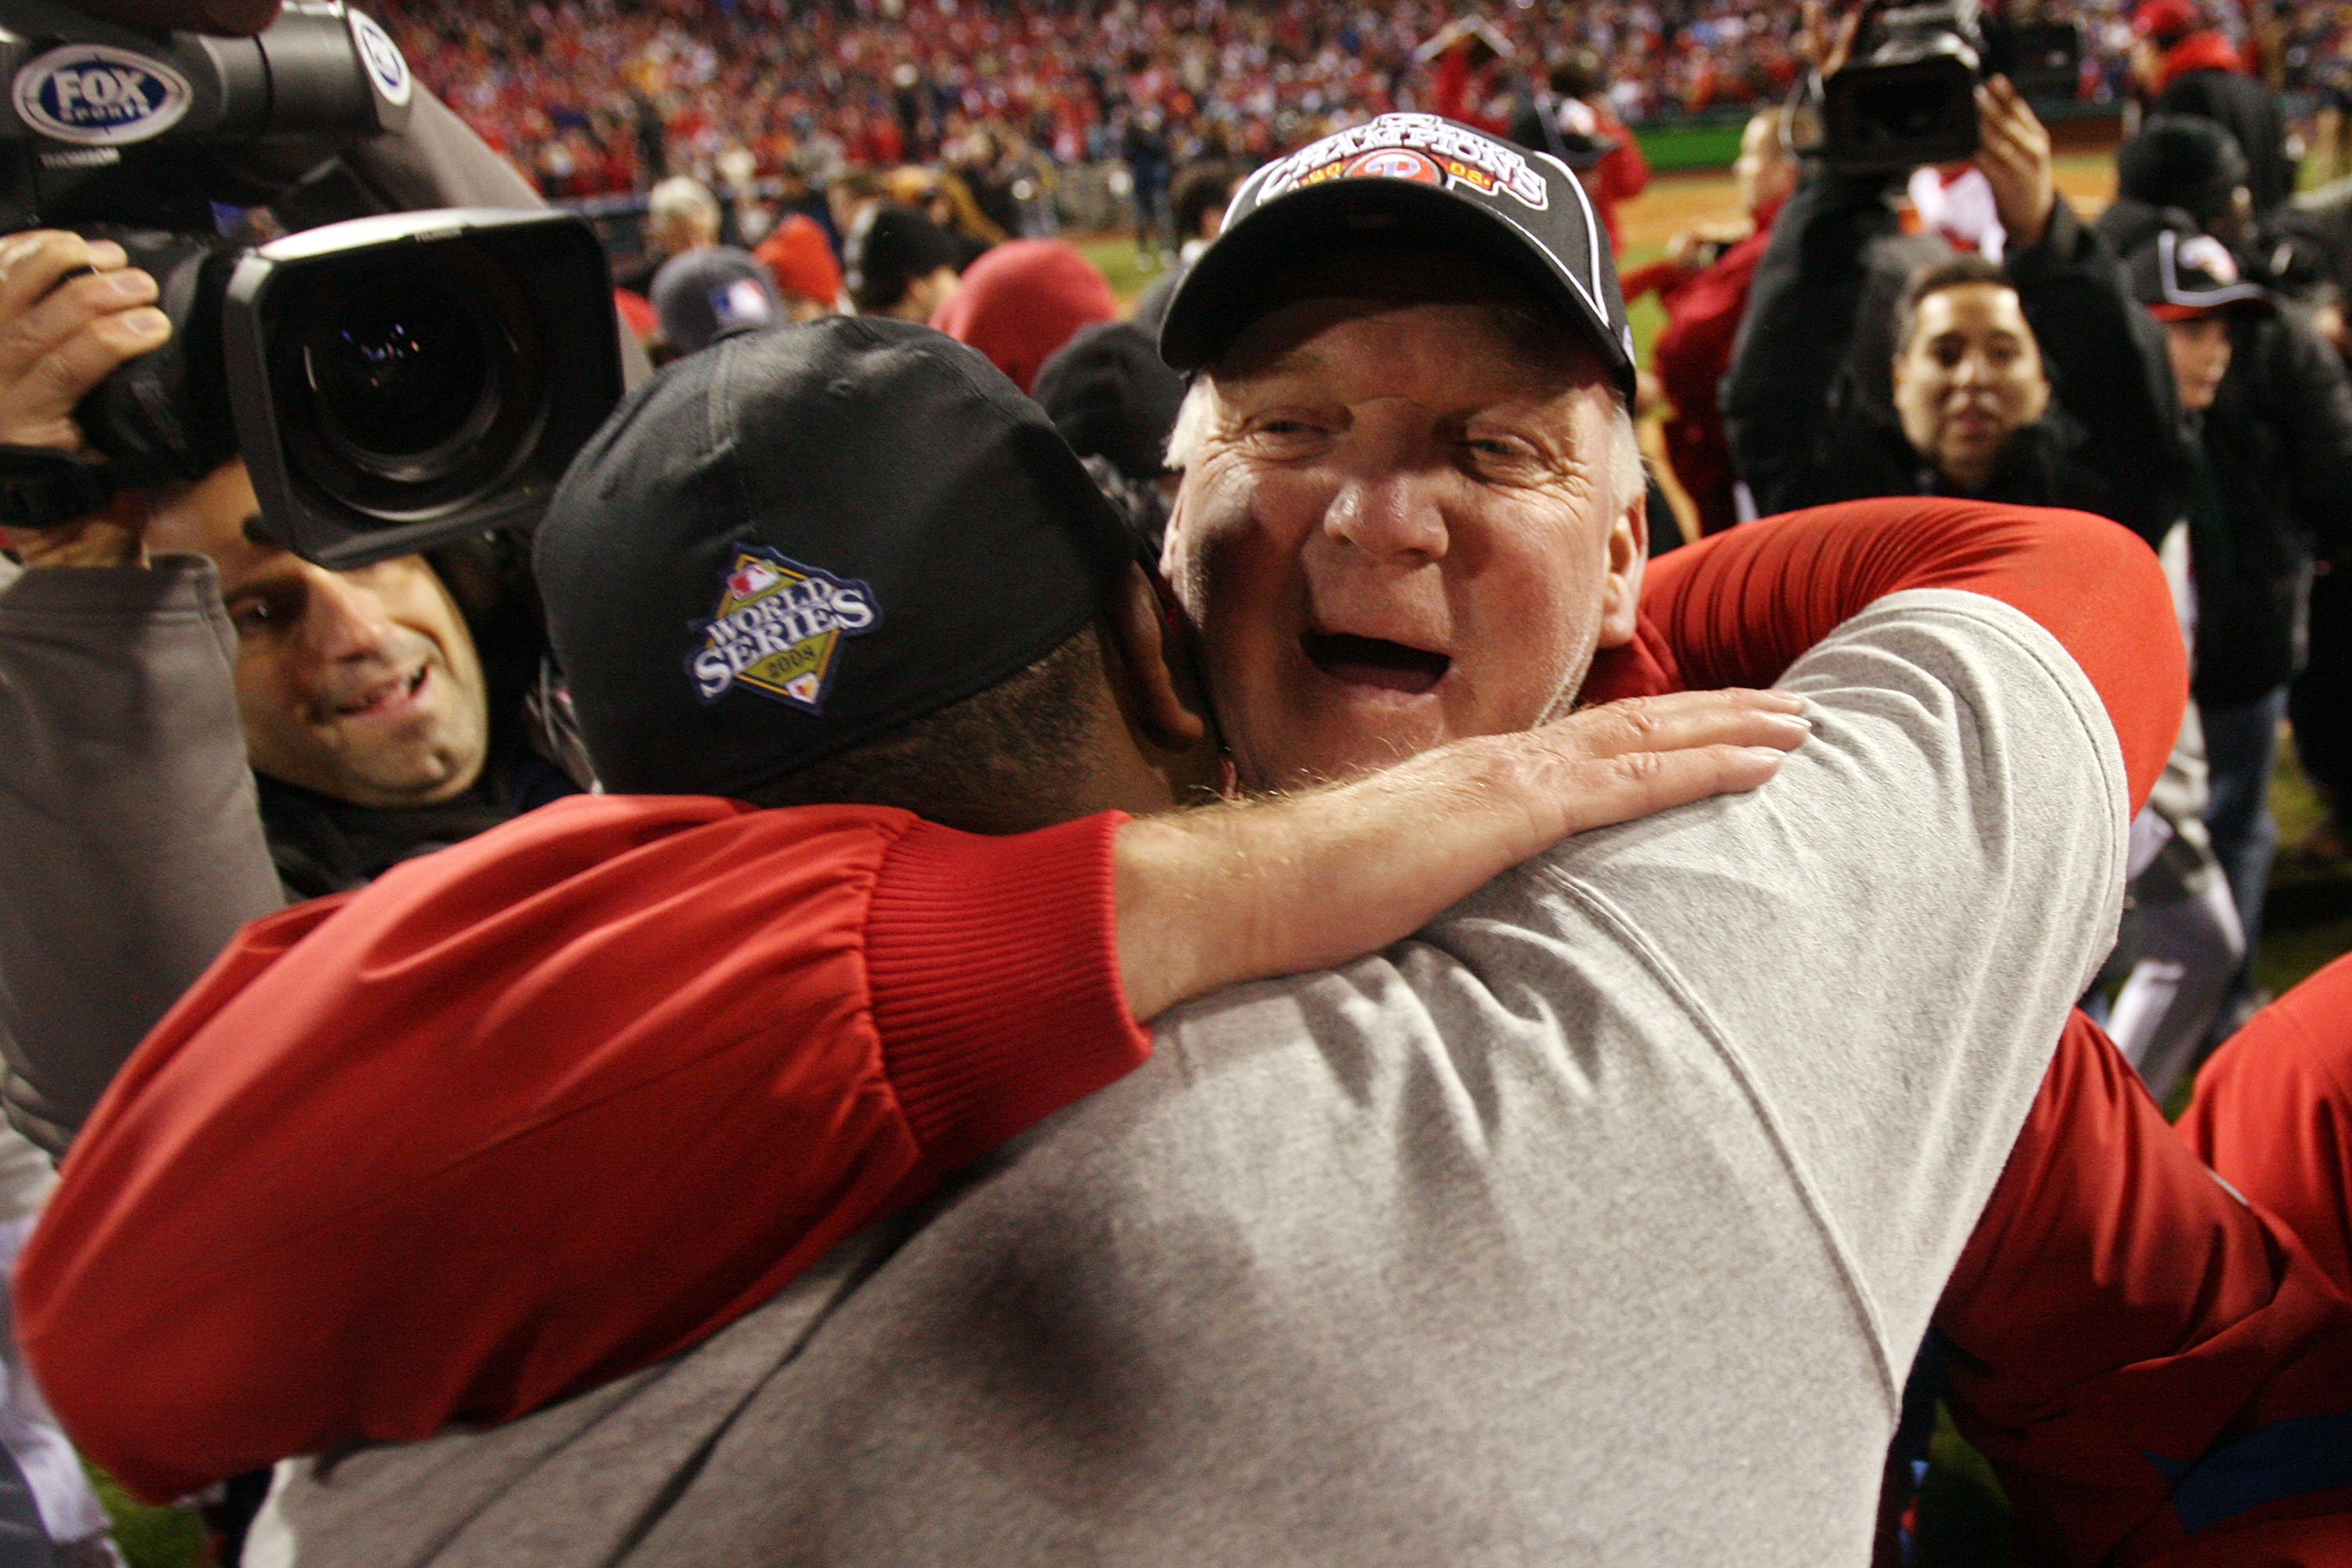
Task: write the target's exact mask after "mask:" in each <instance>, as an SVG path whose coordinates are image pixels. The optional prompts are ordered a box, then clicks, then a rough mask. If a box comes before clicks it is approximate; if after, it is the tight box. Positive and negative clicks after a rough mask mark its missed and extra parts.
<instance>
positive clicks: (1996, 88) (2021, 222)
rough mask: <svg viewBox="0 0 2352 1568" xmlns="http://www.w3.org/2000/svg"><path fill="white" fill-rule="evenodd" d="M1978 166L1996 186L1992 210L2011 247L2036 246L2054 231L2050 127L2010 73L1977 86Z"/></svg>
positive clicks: (1987, 179)
mask: <svg viewBox="0 0 2352 1568" xmlns="http://www.w3.org/2000/svg"><path fill="white" fill-rule="evenodd" d="M1977 143H1978V145H1977V167H1978V168H1979V169H1982V170H1983V171H1984V176H1985V179H1986V181H1987V182H1988V183H1990V184H1991V186H1992V203H1993V210H1994V211H1995V212H1997V213H1999V214H2000V226H2001V227H2002V228H2003V229H2005V230H2007V231H2008V235H2009V245H2010V247H2011V249H2018V250H2031V249H2032V248H2033V247H2035V246H2037V245H2039V244H2041V243H2042V236H2043V235H2044V234H2046V233H2048V232H2049V229H2050V209H2051V208H2052V207H2053V206H2054V205H2057V201H2058V187H2057V184H2056V183H2055V182H2054V180H2053V178H2052V175H2051V170H2050V132H2047V131H2045V130H2043V129H2042V121H2040V120H2038V119H2036V118H2035V117H2034V113H2033V110H2032V107H2031V106H2030V105H2028V104H2027V103H2026V101H2025V95H2024V94H2023V93H2021V92H2019V91H2018V90H2017V88H2016V86H2015V84H2013V83H2012V82H2011V80H2010V79H2008V78H2007V77H2005V76H1997V77H1994V78H1992V79H1990V80H1989V81H1987V82H1985V83H1984V84H1983V85H1982V86H1981V87H1979V88H1978V89H1977Z"/></svg>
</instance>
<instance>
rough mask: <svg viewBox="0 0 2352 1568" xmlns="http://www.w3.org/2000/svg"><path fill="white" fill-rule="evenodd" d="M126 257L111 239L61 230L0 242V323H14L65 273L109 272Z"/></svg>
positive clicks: (29, 233)
mask: <svg viewBox="0 0 2352 1568" xmlns="http://www.w3.org/2000/svg"><path fill="white" fill-rule="evenodd" d="M128 260H129V258H128V257H126V256H124V255H123V252H122V247H121V246H119V245H117V244H115V243H114V242H113V241H112V240H110V239H101V240H88V239H84V238H83V237H81V236H79V235H78V234H68V233H66V232H65V231H64V230H62V229H54V228H37V229H31V230H28V231H26V233H23V234H12V235H10V236H8V237H7V238H6V239H5V241H0V321H14V320H16V317H18V316H19V315H22V314H23V313H24V312H25V311H26V310H30V309H32V307H33V306H34V304H35V303H36V302H37V301H38V300H40V299H41V298H42V297H43V296H45V295H47V293H48V292H49V290H51V289H55V288H56V287H57V286H58V280H59V279H63V278H64V277H65V276H66V275H67V274H68V273H70V272H74V271H78V270H79V269H80V268H85V267H87V268H91V269H93V270H95V271H99V272H111V271H113V270H115V269H116V268H120V267H121V266H123V265H124V264H125V263H126V262H127V261H128Z"/></svg>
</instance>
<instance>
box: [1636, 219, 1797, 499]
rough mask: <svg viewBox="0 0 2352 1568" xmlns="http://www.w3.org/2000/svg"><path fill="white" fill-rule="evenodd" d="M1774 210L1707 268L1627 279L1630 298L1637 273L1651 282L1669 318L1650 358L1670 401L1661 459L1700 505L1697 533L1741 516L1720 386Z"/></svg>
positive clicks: (1648, 270)
mask: <svg viewBox="0 0 2352 1568" xmlns="http://www.w3.org/2000/svg"><path fill="white" fill-rule="evenodd" d="M1772 216H1774V215H1772V214H1767V215H1766V216H1764V217H1763V218H1762V219H1761V220H1760V221H1759V223H1758V225H1757V227H1756V232H1755V233H1754V234H1752V235H1749V236H1748V237H1747V238H1746V239H1743V240H1741V241H1740V242H1739V243H1738V245H1735V246H1733V247H1731V248H1730V249H1728V250H1727V251H1725V252H1724V253H1723V254H1722V255H1721V256H1720V257H1718V258H1716V261H1715V264H1714V265H1713V266H1711V267H1708V268H1704V269H1702V270H1700V271H1698V272H1696V273H1691V274H1687V275H1685V274H1683V273H1681V272H1678V271H1676V270H1675V269H1673V268H1664V270H1663V272H1662V273H1660V272H1654V271H1653V269H1651V268H1643V270H1642V271H1641V272H1638V273H1635V274H1633V276H1631V277H1628V278H1627V279H1626V280H1625V283H1626V289H1625V298H1626V300H1627V302H1628V303H1631V302H1632V301H1633V300H1634V299H1636V298H1638V297H1639V296H1638V295H1637V294H1636V292H1635V289H1634V284H1635V282H1636V280H1637V279H1638V280H1640V281H1641V282H1643V283H1646V284H1650V285H1651V286H1653V287H1655V288H1656V289H1657V290H1658V299H1659V302H1660V303H1662V304H1664V306H1665V308H1666V324H1665V326H1664V328H1662V329H1661V330H1660V331H1659V332H1658V337H1657V342H1656V343H1655V344H1654V346H1653V347H1652V349H1651V351H1650V357H1651V363H1653V364H1654V366H1656V368H1657V373H1658V380H1659V383H1660V384H1662V385H1664V388H1665V391H1666V399H1667V401H1668V402H1670V403H1672V404H1673V405H1674V412H1673V413H1672V414H1670V415H1668V416H1666V427H1665V437H1666V460H1667V462H1668V464H1669V465H1670V466H1671V467H1672V468H1674V470H1675V480H1676V482H1678V483H1679V484H1681V486H1682V487H1683V489H1684V491H1685V493H1686V494H1687V495H1688V496H1689V497H1690V499H1691V502H1692V504H1693V505H1695V506H1696V507H1697V508H1698V521H1699V531H1700V532H1701V533H1702V534H1706V533H1721V532H1722V531H1724V530H1725V529H1727V528H1729V527H1730V526H1732V524H1734V523H1736V522H1738V521H1739V510H1738V503H1737V502H1735V501H1734V500H1733V499H1732V487H1733V485H1734V484H1735V483H1736V482H1737V481H1738V475H1737V474H1736V473H1734V472H1733V471H1732V467H1731V441H1730V437H1727V435H1726V434H1725V433H1724V428H1723V404H1722V400H1721V396H1720V390H1721V388H1722V385H1723V378H1724V376H1725V375H1726V374H1728V373H1729V372H1730V370H1731V350H1732V346H1733V344H1734V343H1736V342H1738V337H1739V323H1740V321H1742V320H1744V319H1745V318H1746V317H1747V315H1748V289H1749V287H1750V286H1751V285H1752V284H1754V282H1755V281H1756V264H1757V263H1758V262H1759V261H1761V260H1762V259H1763V258H1764V247H1766V246H1768V245H1769V244H1770V243H1771V239H1772ZM1645 291H1646V290H1645Z"/></svg>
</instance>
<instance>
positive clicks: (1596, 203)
mask: <svg viewBox="0 0 2352 1568" xmlns="http://www.w3.org/2000/svg"><path fill="white" fill-rule="evenodd" d="M1593 112H1594V114H1595V116H1596V117H1597V118H1598V119H1599V121H1600V132H1601V135H1603V136H1606V137H1610V138H1612V139H1613V140H1614V141H1615V142H1616V143H1617V145H1615V146H1614V147H1612V148H1610V149H1609V151H1607V152H1606V153H1602V154H1601V162H1599V163H1595V164H1594V165H1593V166H1592V168H1591V171H1590V172H1588V173H1586V174H1582V175H1580V176H1579V178H1580V179H1581V180H1582V181H1583V182H1584V194H1585V195H1589V196H1591V198H1592V205H1593V207H1594V209H1595V210H1596V211H1598V212H1599V213H1600V214H1601V227H1603V228H1605V229H1607V230H1608V231H1609V249H1610V251H1611V252H1612V254H1614V253H1615V252H1617V251H1619V250H1622V249H1623V248H1624V245H1623V242H1622V240H1621V239H1620V238H1619V237H1618V233H1617V204H1618V203H1620V202H1628V201H1632V200H1633V198H1634V197H1635V196H1638V195H1641V194H1642V193H1643V191H1646V190H1648V189H1649V188H1650V160H1649V158H1648V157H1647V156H1646V155H1645V154H1644V153H1643V151H1642V143H1641V142H1639V141H1637V140H1635V138H1634V135H1633V132H1632V131H1631V130H1630V129H1628V128H1627V127H1626V125H1625V124H1624V122H1623V121H1620V120H1619V119H1618V118H1617V117H1616V116H1615V115H1613V114H1612V113H1610V112H1609V111H1608V110H1605V109H1598V110H1594V111H1593Z"/></svg>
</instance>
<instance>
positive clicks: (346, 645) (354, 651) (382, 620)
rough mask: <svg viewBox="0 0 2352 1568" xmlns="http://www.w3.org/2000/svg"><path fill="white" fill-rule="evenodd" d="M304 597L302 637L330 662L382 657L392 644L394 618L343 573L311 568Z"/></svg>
mask: <svg viewBox="0 0 2352 1568" xmlns="http://www.w3.org/2000/svg"><path fill="white" fill-rule="evenodd" d="M302 610H303V615H302V640H303V641H304V642H305V643H306V644H307V645H308V646H309V647H310V651H311V653H312V654H313V655H314V656H315V657H317V658H319V659H320V660H321V661H323V662H325V663H328V664H341V663H345V662H347V661H349V660H352V659H364V658H383V657H385V656H386V654H387V652H388V650H389V649H390V647H391V643H392V621H391V619H390V618H389V617H388V616H385V615H384V613H383V605H382V604H381V603H379V602H378V601H377V599H376V596H375V595H373V594H371V593H369V592H368V591H367V590H366V589H365V588H363V587H361V586H360V585H359V584H355V583H353V582H352V580H351V579H350V578H348V577H346V576H344V575H343V574H341V573H340V572H330V571H328V570H327V569H326V568H325V567H323V566H313V567H311V568H310V592H309V593H308V594H307V595H305V596H304V601H303V606H302Z"/></svg>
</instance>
